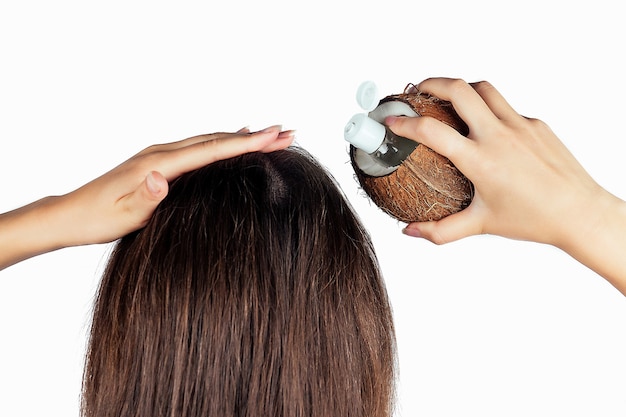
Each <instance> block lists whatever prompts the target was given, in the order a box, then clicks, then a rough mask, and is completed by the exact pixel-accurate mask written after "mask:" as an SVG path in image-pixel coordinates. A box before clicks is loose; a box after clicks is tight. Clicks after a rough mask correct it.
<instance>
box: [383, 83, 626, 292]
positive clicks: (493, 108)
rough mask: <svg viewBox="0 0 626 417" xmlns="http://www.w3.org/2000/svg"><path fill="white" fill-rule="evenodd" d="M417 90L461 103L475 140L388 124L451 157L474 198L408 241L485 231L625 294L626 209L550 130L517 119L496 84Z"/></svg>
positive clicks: (411, 228) (427, 126)
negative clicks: (561, 255)
mask: <svg viewBox="0 0 626 417" xmlns="http://www.w3.org/2000/svg"><path fill="white" fill-rule="evenodd" d="M417 88H418V89H419V90H420V91H423V92H427V93H430V94H432V95H434V96H437V97H439V98H441V99H444V100H448V101H450V102H452V104H453V105H454V108H455V109H456V111H457V112H458V113H459V115H460V116H461V118H463V120H464V121H465V122H466V123H467V124H468V126H469V128H470V133H469V135H468V136H467V137H465V136H462V135H460V134H459V133H458V132H456V131H455V130H454V129H452V128H450V127H449V126H447V125H445V124H443V123H441V122H439V121H437V120H435V119H433V118H430V117H416V118H408V117H389V118H387V119H386V121H385V122H386V124H387V125H388V126H389V127H390V128H391V130H393V131H394V132H395V133H396V134H398V135H401V136H405V137H407V138H410V139H413V140H416V141H418V142H420V143H423V144H424V145H426V146H428V147H430V148H432V149H433V150H435V151H436V152H438V153H440V154H442V155H444V156H446V157H447V158H448V159H450V160H451V161H452V162H453V163H454V164H455V165H456V166H457V167H458V168H459V169H460V170H461V172H463V173H464V174H465V175H466V176H467V177H468V178H469V179H470V180H471V181H472V183H473V184H474V187H475V196H474V199H473V200H472V203H471V204H470V206H469V207H468V208H466V209H465V210H463V211H461V212H459V213H456V214H453V215H451V216H448V217H446V218H444V219H442V220H439V221H434V222H420V223H411V224H409V225H407V226H406V228H405V229H404V230H403V232H404V233H405V234H406V235H409V236H414V237H422V238H424V239H427V240H429V241H431V242H433V243H435V244H445V243H447V242H452V241H455V240H458V239H462V238H464V237H468V236H472V235H478V234H492V235H499V236H503V237H506V238H511V239H519V240H527V241H533V242H539V243H545V244H550V245H553V246H556V247H558V248H560V249H561V250H563V251H565V252H566V253H568V254H569V255H570V256H572V257H573V258H575V259H577V260H578V261H579V262H581V263H582V264H584V265H586V266H587V267H589V268H591V269H592V270H594V271H595V272H597V273H598V274H599V275H601V276H602V277H604V278H605V279H607V280H608V281H609V282H610V283H611V284H612V285H613V286H614V287H616V288H617V289H618V290H619V291H620V292H621V293H622V294H624V295H626V256H624V254H626V202H624V201H622V200H621V199H619V198H617V197H616V196H614V195H612V194H611V193H609V192H608V191H606V190H605V189H604V188H602V187H601V186H600V185H599V184H598V183H596V182H595V181H594V180H593V179H592V178H591V176H590V175H589V174H588V173H587V172H586V170H585V169H584V168H583V167H582V166H581V165H580V163H579V162H578V161H577V160H576V159H575V158H574V156H573V155H572V154H571V153H570V152H569V151H568V150H567V148H566V147H565V145H564V144H563V143H562V142H561V141H560V140H559V138H558V137H557V136H556V135H555V134H554V133H553V132H552V131H551V130H550V128H549V127H548V126H547V125H546V124H545V123H543V122H542V121H540V120H537V119H530V118H526V117H524V116H521V115H520V114H518V113H517V112H516V111H515V110H514V109H513V108H512V107H511V106H510V105H509V104H508V103H507V101H506V100H505V99H504V98H503V97H502V95H501V94H500V93H499V92H498V91H497V90H496V89H495V88H494V87H493V86H492V85H491V84H489V83H488V82H484V81H483V82H478V83H472V84H468V83H466V82H465V81H463V80H459V79H447V78H432V79H427V80H425V81H423V82H422V83H420V84H419V85H418V86H417ZM581 219H584V220H581Z"/></svg>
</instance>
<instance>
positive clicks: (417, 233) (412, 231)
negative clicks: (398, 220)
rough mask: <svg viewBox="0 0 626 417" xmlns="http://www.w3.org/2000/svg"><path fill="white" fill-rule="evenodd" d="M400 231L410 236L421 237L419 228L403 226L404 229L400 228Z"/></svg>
mask: <svg viewBox="0 0 626 417" xmlns="http://www.w3.org/2000/svg"><path fill="white" fill-rule="evenodd" d="M402 233H404V234H405V235H407V236H411V237H422V234H421V233H420V231H419V230H417V229H413V228H409V227H405V228H404V229H402Z"/></svg>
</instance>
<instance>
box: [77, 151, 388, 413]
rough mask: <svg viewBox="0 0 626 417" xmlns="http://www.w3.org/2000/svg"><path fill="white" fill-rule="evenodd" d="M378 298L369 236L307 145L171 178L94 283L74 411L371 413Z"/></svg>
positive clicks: (379, 327) (377, 385) (383, 403)
mask: <svg viewBox="0 0 626 417" xmlns="http://www.w3.org/2000/svg"><path fill="white" fill-rule="evenodd" d="M394 355H395V344H394V336H393V325H392V318H391V311H390V307H389V303H388V300H387V295H386V291H385V288H384V284H383V282H382V277H381V276H380V272H379V268H378V265H377V261H376V257H375V254H374V252H373V249H372V245H371V242H370V240H369V237H368V235H367V233H366V231H365V230H364V228H363V227H362V225H361V224H360V222H359V220H358V218H357V217H356V215H355V214H354V212H353V211H352V209H351V207H350V206H349V204H348V203H347V202H346V199H345V198H344V196H343V194H342V193H341V192H340V190H339V188H338V186H337V185H336V184H335V182H334V181H333V179H332V177H330V176H329V174H328V173H327V172H326V171H325V170H324V169H323V168H322V167H321V166H320V165H319V164H318V163H317V162H316V161H315V160H314V159H313V158H311V157H310V156H309V155H308V154H307V153H306V152H305V151H303V150H299V149H297V148H290V149H286V150H283V151H277V152H272V153H251V154H246V155H242V156H239V157H236V158H232V159H229V160H225V161H220V162H218V163H215V164H211V165H209V166H206V167H204V168H202V169H199V170H197V171H194V172H191V173H188V174H185V175H183V176H182V177H180V178H179V179H177V180H175V181H174V182H173V183H172V184H171V188H170V192H169V195H168V197H167V198H166V199H165V200H164V201H163V202H162V203H161V205H160V206H159V208H158V209H157V211H156V212H155V214H154V216H153V218H152V219H151V221H150V223H149V224H148V225H147V226H146V227H145V228H144V229H142V230H140V231H138V232H135V233H133V234H130V235H128V236H126V237H124V238H123V239H122V240H121V241H120V242H119V243H118V244H117V246H116V248H115V250H114V252H113V254H112V255H111V259H110V261H109V264H108V265H107V268H106V271H105V273H104V276H103V279H102V282H101V286H100V289H99V292H98V297H97V300H96V305H95V309H94V317H93V322H92V330H91V337H90V342H89V348H88V354H87V363H86V369H85V378H84V394H83V413H84V415H86V416H90V417H91V416H105V415H111V416H113V415H114V416H131V415H133V416H134V415H141V416H182V415H184V416H253V415H259V416H261V415H272V416H317V415H319V416H331V415H337V416H339V415H341V416H353V415H354V416H384V415H388V414H390V411H391V406H392V399H393V378H394V369H395V356H394Z"/></svg>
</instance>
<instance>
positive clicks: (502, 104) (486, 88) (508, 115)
mask: <svg viewBox="0 0 626 417" xmlns="http://www.w3.org/2000/svg"><path fill="white" fill-rule="evenodd" d="M470 85H471V86H472V88H474V91H476V92H477V93H478V95H479V96H480V97H481V98H482V99H483V101H484V102H485V103H486V104H487V107H489V109H490V110H491V111H492V112H493V114H494V115H495V116H496V117H497V118H498V119H500V120H514V119H520V118H521V117H522V116H520V114H519V113H517V112H516V111H515V110H514V109H513V107H511V105H510V104H509V103H508V102H507V101H506V99H505V98H504V97H503V96H502V94H500V92H499V91H498V90H496V88H495V87H494V86H493V85H491V83H489V82H487V81H480V82H477V83H470Z"/></svg>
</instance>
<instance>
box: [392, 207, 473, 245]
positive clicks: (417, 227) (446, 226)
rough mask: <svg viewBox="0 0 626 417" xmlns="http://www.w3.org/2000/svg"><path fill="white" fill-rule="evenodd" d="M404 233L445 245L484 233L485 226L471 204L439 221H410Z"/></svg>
mask: <svg viewBox="0 0 626 417" xmlns="http://www.w3.org/2000/svg"><path fill="white" fill-rule="evenodd" d="M402 233H404V234H405V235H407V236H412V237H421V238H424V239H426V240H428V241H430V242H432V243H435V244H437V245H443V244H445V243H450V242H454V241H456V240H459V239H463V238H465V237H468V236H473V235H478V234H482V233H483V228H482V226H481V221H480V219H479V217H478V215H476V214H475V212H474V211H473V210H472V207H471V206H470V207H468V208H466V209H465V210H463V211H461V212H458V213H455V214H452V215H450V216H448V217H444V218H443V219H441V220H439V221H432V222H418V223H410V224H409V225H407V226H406V227H405V228H404V230H402Z"/></svg>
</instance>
